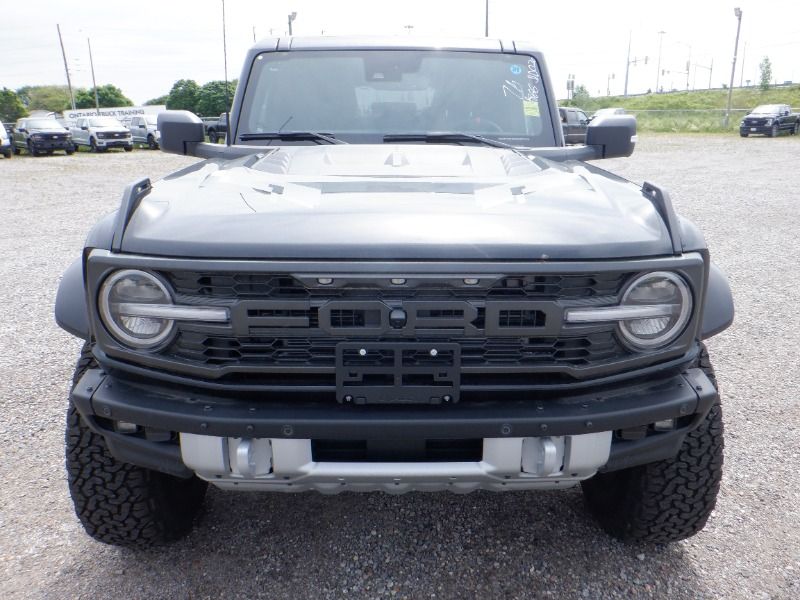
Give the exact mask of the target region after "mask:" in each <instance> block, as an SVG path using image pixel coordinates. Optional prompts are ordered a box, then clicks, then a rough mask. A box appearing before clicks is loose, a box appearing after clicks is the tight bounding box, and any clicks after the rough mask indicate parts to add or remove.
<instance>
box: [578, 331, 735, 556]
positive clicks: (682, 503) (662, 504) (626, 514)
mask: <svg viewBox="0 0 800 600" xmlns="http://www.w3.org/2000/svg"><path fill="white" fill-rule="evenodd" d="M699 366H700V367H701V368H702V369H703V371H705V373H706V375H708V377H709V379H710V380H711V382H712V383H713V384H714V386H715V387H716V385H717V382H716V377H715V376H714V369H713V367H712V366H711V362H710V360H709V357H708V352H707V351H706V349H705V347H702V349H701V355H700V359H699ZM722 462H723V425H722V407H721V406H720V405H719V404H715V405H714V406H712V407H711V410H710V411H709V413H708V415H707V416H706V418H705V419H703V422H702V423H701V424H700V426H699V427H698V428H697V429H695V430H694V431H692V432H691V433H689V434H687V435H686V438H685V439H684V442H683V445H682V446H681V449H680V451H679V452H678V455H677V456H676V457H675V458H672V459H669V460H662V461H659V462H655V463H650V464H647V465H641V466H638V467H631V468H629V469H623V470H621V471H613V472H611V473H600V474H598V475H595V476H594V477H592V478H591V479H588V480H586V481H584V482H583V483H582V484H581V485H582V487H583V494H584V498H585V500H586V504H587V506H588V508H589V510H590V512H591V513H592V514H593V515H594V517H595V518H596V519H597V521H598V522H599V523H600V525H601V526H602V527H603V529H605V530H606V532H608V533H609V534H611V535H612V536H614V537H615V538H618V539H620V540H623V541H626V542H674V541H677V540H682V539H684V538H687V537H690V536H692V535H694V534H695V533H697V532H698V531H700V530H701V529H702V528H703V527H704V526H705V524H706V521H707V520H708V517H709V515H710V514H711V511H713V510H714V505H715V504H716V500H717V493H718V492H719V484H720V480H721V479H722Z"/></svg>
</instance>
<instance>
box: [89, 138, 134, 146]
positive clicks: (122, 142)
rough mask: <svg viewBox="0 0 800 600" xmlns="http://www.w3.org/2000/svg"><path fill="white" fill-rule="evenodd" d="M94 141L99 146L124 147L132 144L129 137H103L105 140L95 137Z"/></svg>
mask: <svg viewBox="0 0 800 600" xmlns="http://www.w3.org/2000/svg"><path fill="white" fill-rule="evenodd" d="M96 143H97V146H98V147H99V148H125V147H131V146H133V140H132V139H131V138H120V139H105V140H104V139H97V140H96Z"/></svg>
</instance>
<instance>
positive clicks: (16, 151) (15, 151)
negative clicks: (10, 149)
mask: <svg viewBox="0 0 800 600" xmlns="http://www.w3.org/2000/svg"><path fill="white" fill-rule="evenodd" d="M20 152H22V150H20V149H19V148H17V147H16V146H15V147H14V154H15V155H16V156H19V153H20Z"/></svg>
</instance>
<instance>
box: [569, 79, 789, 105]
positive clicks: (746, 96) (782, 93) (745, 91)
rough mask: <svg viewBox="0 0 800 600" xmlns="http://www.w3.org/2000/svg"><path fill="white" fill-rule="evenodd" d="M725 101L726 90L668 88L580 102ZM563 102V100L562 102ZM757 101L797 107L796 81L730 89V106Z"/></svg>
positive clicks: (678, 102) (636, 103)
mask: <svg viewBox="0 0 800 600" xmlns="http://www.w3.org/2000/svg"><path fill="white" fill-rule="evenodd" d="M727 103H728V90H695V91H690V92H669V93H666V94H646V95H643V96H628V97H627V98H625V97H623V96H598V97H596V98H590V99H589V100H588V101H587V102H584V103H581V108H583V109H584V110H591V111H594V110H597V109H598V108H608V107H611V106H621V107H622V108H625V109H629V110H632V111H633V110H701V109H713V108H716V109H724V108H725V107H726V106H727ZM563 104H567V103H566V102H564V103H563ZM759 104H789V105H790V106H794V107H800V85H793V86H787V87H776V88H770V89H768V90H766V91H762V90H760V89H758V88H736V89H734V90H733V97H732V100H731V108H737V109H742V110H749V109H751V108H754V107H755V106H758V105H759Z"/></svg>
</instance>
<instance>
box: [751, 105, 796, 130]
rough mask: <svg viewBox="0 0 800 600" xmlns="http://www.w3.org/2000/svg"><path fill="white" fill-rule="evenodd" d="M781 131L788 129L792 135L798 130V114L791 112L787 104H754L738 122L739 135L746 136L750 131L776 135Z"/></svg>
mask: <svg viewBox="0 0 800 600" xmlns="http://www.w3.org/2000/svg"><path fill="white" fill-rule="evenodd" d="M781 131H788V132H789V133H791V134H792V135H795V134H796V133H797V132H798V131H800V114H797V113H793V112H792V109H791V107H790V106H789V105H788V104H762V105H761V106H756V107H755V108H754V109H753V110H752V111H751V112H750V114H749V115H747V116H746V117H745V118H744V119H742V121H741V123H739V135H741V136H742V137H747V136H748V135H750V134H751V133H763V134H764V135H768V136H770V137H777V135H778V133H779V132H781Z"/></svg>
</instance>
